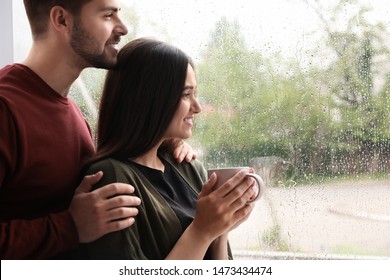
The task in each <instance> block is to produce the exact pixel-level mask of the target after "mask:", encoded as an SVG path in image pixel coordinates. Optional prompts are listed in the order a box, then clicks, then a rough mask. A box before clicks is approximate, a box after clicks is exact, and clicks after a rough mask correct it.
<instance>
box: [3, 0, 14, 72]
mask: <svg viewBox="0 0 390 280" xmlns="http://www.w3.org/2000/svg"><path fill="white" fill-rule="evenodd" d="M0 38H1V43H0V68H1V67H3V66H4V65H6V64H10V63H12V62H13V61H14V53H13V24H12V0H5V1H4V0H2V1H0Z"/></svg>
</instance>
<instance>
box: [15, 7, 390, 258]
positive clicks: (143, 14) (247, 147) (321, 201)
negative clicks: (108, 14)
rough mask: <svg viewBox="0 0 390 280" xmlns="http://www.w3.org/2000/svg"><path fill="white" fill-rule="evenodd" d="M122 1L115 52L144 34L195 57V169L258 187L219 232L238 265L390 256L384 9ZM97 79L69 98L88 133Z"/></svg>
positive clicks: (389, 83)
mask: <svg viewBox="0 0 390 280" xmlns="http://www.w3.org/2000/svg"><path fill="white" fill-rule="evenodd" d="M122 3H123V11H122V12H123V14H122V17H123V20H124V21H125V23H126V24H127V25H128V27H129V35H128V36H127V38H126V39H124V40H122V43H125V42H126V41H129V40H131V39H132V38H135V37H140V36H153V37H156V38H158V39H161V40H164V41H168V42H170V43H172V44H174V45H176V46H178V47H180V48H181V49H183V50H184V51H185V52H187V53H188V54H189V55H190V56H192V57H193V58H194V60H195V63H196V72H197V77H198V84H199V98H200V100H201V103H202V107H203V112H202V113H201V115H200V116H199V117H198V118H197V119H196V130H195V131H194V136H193V138H192V139H191V140H190V141H189V142H190V143H191V145H193V147H194V148H195V149H196V151H197V152H198V154H199V156H200V159H201V160H202V161H203V162H204V164H205V166H206V167H222V166H241V165H245V166H253V167H254V168H255V170H256V172H258V173H259V174H260V175H261V176H263V178H264V180H265V181H266V183H267V190H266V193H265V195H264V197H263V198H262V199H261V200H260V201H258V202H257V203H256V206H255V208H254V210H253V213H252V215H251V217H250V218H249V219H248V220H247V221H246V222H245V223H243V224H242V225H241V226H240V227H239V228H237V229H236V230H234V231H233V232H232V233H231V234H230V242H231V246H232V248H233V251H234V254H235V255H236V257H237V258H248V257H254V258H263V257H264V258H273V257H275V258H301V257H302V258H347V257H348V258H349V257H350V258H356V257H361V256H364V257H369V256H374V257H381V256H387V257H388V256H390V237H389V232H390V203H389V202H388V201H389V197H390V178H389V175H388V171H389V167H390V161H389V160H390V127H389V123H390V122H389V118H390V114H389V109H390V99H389V94H390V75H389V73H390V59H389V47H390V46H389V40H388V38H389V35H390V34H389V32H390V29H389V20H388V19H389V18H390V5H389V4H388V3H387V2H386V1H358V0H350V1H345V0H342V1H325V0H323V1H314V0H291V1H282V0H273V1H261V4H260V1H255V0H253V1H195V0H193V1H158V0H154V1H122ZM19 11H23V10H19ZM23 16H24V14H22V16H21V17H23ZM15 28H16V29H15V33H17V32H18V30H20V29H18V27H15ZM22 30H23V29H22ZM23 37H25V36H17V38H18V40H22V39H23ZM24 45H25V43H23V42H21V41H19V42H17V43H16V45H15V48H16V49H18V48H20V46H24ZM21 53H23V51H21ZM104 74H105V71H102V70H92V69H88V70H86V71H84V72H83V73H82V75H81V77H80V80H79V81H77V83H75V85H74V87H73V88H72V90H71V96H72V98H74V99H75V100H76V101H77V102H78V104H79V105H80V107H81V108H82V110H83V112H84V114H85V116H86V118H87V119H88V120H89V122H90V123H91V126H92V128H93V127H94V122H95V118H96V104H98V100H99V95H100V89H101V86H102V80H103V77H104Z"/></svg>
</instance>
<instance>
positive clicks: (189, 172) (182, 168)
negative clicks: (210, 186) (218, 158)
mask: <svg viewBox="0 0 390 280" xmlns="http://www.w3.org/2000/svg"><path fill="white" fill-rule="evenodd" d="M161 156H162V157H163V158H164V159H165V160H167V161H168V162H169V163H170V164H171V165H172V166H173V167H175V168H176V170H178V171H179V173H181V174H182V175H183V176H185V177H190V178H194V177H196V178H198V179H200V180H201V181H202V182H205V181H206V180H207V171H206V169H205V168H204V166H203V163H202V162H201V161H199V160H198V159H192V160H191V161H190V162H186V161H183V162H181V163H179V162H178V161H177V160H176V159H175V158H174V157H173V155H172V154H170V153H162V154H161Z"/></svg>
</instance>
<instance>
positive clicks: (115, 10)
mask: <svg viewBox="0 0 390 280" xmlns="http://www.w3.org/2000/svg"><path fill="white" fill-rule="evenodd" d="M120 10H121V8H118V7H104V8H102V11H111V12H114V13H117V12H119V11H120Z"/></svg>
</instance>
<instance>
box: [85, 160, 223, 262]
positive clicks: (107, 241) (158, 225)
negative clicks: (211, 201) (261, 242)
mask: <svg viewBox="0 0 390 280" xmlns="http://www.w3.org/2000/svg"><path fill="white" fill-rule="evenodd" d="M159 156H160V157H162V158H163V159H165V160H166V161H167V162H168V163H170V164H171V165H172V166H173V168H174V169H175V170H176V171H177V172H178V173H179V174H180V176H181V177H182V178H183V179H184V181H186V182H187V183H188V185H189V186H190V187H191V188H192V189H193V190H194V191H195V192H196V193H199V192H200V190H201V188H202V186H203V184H204V182H205V181H206V180H207V173H206V170H205V169H204V167H203V165H202V164H201V163H200V162H199V161H198V160H192V161H191V163H187V162H183V163H178V162H177V161H176V160H175V159H174V158H173V157H172V156H171V155H168V154H166V153H161V154H159ZM100 170H101V171H103V173H104V177H103V178H102V180H101V181H99V183H98V184H96V185H95V186H94V187H95V188H99V187H102V186H104V185H107V184H110V183H114V182H121V183H126V184H130V185H132V186H134V188H135V192H134V195H136V196H138V197H139V198H140V199H141V201H142V202H141V205H140V206H139V207H138V210H139V213H138V215H137V216H136V217H135V223H134V224H133V225H132V226H131V227H129V228H127V229H124V230H121V231H118V232H113V233H110V234H107V235H105V236H104V237H102V238H100V239H98V240H97V241H95V242H92V243H89V244H85V245H83V246H82V251H83V254H84V255H85V256H86V258H88V259H106V260H107V259H133V260H142V259H153V260H157V259H165V258H166V256H167V255H168V254H169V252H170V251H171V250H172V248H173V247H174V245H175V244H176V242H177V241H178V239H179V238H180V236H181V235H182V234H183V232H184V230H185V229H183V228H182V226H181V224H180V221H179V219H178V217H177V216H176V214H175V212H174V211H173V210H172V208H171V207H170V205H169V204H168V203H167V202H166V200H165V199H164V198H163V197H162V196H161V195H160V193H159V192H158V191H157V190H156V189H155V188H154V187H153V185H152V184H151V183H150V182H149V180H148V178H146V177H145V176H144V175H143V173H142V172H140V171H139V170H138V169H137V168H135V167H134V165H132V163H131V162H129V161H119V160H115V159H104V160H101V161H99V162H96V163H94V164H93V165H91V166H90V167H89V169H88V171H87V174H93V173H96V172H98V171H100ZM229 251H230V250H229ZM229 255H230V256H231V254H230V252H229ZM205 258H207V256H205Z"/></svg>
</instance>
